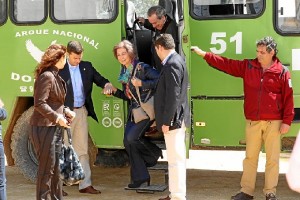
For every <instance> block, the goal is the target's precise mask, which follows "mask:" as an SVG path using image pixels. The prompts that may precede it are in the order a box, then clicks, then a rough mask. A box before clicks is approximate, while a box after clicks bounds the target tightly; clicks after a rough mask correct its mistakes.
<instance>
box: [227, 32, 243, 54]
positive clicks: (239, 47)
mask: <svg viewBox="0 0 300 200" xmlns="http://www.w3.org/2000/svg"><path fill="white" fill-rule="evenodd" d="M234 41H236V42H235V53H236V54H242V32H237V33H236V34H235V35H234V36H232V37H231V38H230V42H234Z"/></svg>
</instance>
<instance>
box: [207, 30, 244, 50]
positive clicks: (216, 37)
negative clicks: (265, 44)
mask: <svg viewBox="0 0 300 200" xmlns="http://www.w3.org/2000/svg"><path fill="white" fill-rule="evenodd" d="M224 38H226V33H225V32H216V33H212V36H211V42H210V43H211V44H212V45H217V44H219V46H220V48H218V49H217V48H216V47H212V48H210V50H211V52H213V53H215V54H222V53H224V52H225V51H226V49H227V43H226V42H225V40H224ZM230 42H235V43H236V45H235V53H236V54H242V32H237V33H236V34H235V35H234V36H232V37H231V38H230Z"/></svg>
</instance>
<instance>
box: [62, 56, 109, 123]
mask: <svg viewBox="0 0 300 200" xmlns="http://www.w3.org/2000/svg"><path fill="white" fill-rule="evenodd" d="M79 69H80V73H81V79H82V83H83V88H84V94H85V104H84V105H85V107H86V109H87V111H88V116H91V117H92V118H93V119H95V120H96V121H98V118H97V115H96V113H95V110H94V104H93V100H92V96H91V95H92V90H93V83H95V84H96V85H97V86H98V87H101V88H104V86H105V84H106V83H108V82H109V81H108V80H107V79H106V78H104V77H103V76H102V75H101V74H100V73H99V72H97V70H96V69H95V68H94V67H93V66H92V63H90V62H87V61H81V62H80V63H79ZM59 75H60V76H61V77H62V78H63V79H64V81H65V82H66V84H67V95H66V100H65V106H68V107H69V108H71V109H73V108H74V93H73V87H72V80H71V75H70V70H69V65H68V63H66V65H65V67H64V68H63V69H62V70H60V71H59Z"/></svg>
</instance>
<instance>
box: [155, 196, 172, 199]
mask: <svg viewBox="0 0 300 200" xmlns="http://www.w3.org/2000/svg"><path fill="white" fill-rule="evenodd" d="M158 200H171V198H170V197H169V196H167V197H165V198H160V199H158Z"/></svg>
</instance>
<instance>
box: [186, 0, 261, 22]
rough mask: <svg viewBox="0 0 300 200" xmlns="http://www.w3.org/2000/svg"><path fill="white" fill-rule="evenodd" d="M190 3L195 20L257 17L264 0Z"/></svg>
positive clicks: (199, 0)
mask: <svg viewBox="0 0 300 200" xmlns="http://www.w3.org/2000/svg"><path fill="white" fill-rule="evenodd" d="M191 2H192V3H191V7H192V8H191V15H192V16H193V17H195V18H207V17H222V18H224V16H225V17H226V16H228V17H232V16H235V17H244V16H247V15H259V14H261V12H262V11H263V6H264V0H192V1H191Z"/></svg>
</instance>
